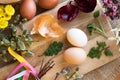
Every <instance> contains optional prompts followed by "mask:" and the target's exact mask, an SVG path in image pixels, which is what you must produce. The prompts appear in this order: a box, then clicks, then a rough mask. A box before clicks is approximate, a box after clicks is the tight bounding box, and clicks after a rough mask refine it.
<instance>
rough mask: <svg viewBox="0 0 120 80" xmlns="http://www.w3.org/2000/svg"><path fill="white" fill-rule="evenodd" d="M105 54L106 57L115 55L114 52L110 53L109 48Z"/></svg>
mask: <svg viewBox="0 0 120 80" xmlns="http://www.w3.org/2000/svg"><path fill="white" fill-rule="evenodd" d="M104 53H105V55H106V56H113V54H112V52H111V51H110V49H109V48H105V51H104Z"/></svg>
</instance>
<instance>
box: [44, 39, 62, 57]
mask: <svg viewBox="0 0 120 80" xmlns="http://www.w3.org/2000/svg"><path fill="white" fill-rule="evenodd" d="M62 47H63V43H62V42H56V41H55V42H53V43H52V44H50V45H49V47H48V49H47V50H46V51H45V52H44V55H45V56H53V55H57V54H58V53H59V52H60V51H61V50H62Z"/></svg>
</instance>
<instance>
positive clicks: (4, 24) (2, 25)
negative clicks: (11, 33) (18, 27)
mask: <svg viewBox="0 0 120 80" xmlns="http://www.w3.org/2000/svg"><path fill="white" fill-rule="evenodd" d="M7 26H8V21H5V20H0V28H1V29H4V28H6V27H7Z"/></svg>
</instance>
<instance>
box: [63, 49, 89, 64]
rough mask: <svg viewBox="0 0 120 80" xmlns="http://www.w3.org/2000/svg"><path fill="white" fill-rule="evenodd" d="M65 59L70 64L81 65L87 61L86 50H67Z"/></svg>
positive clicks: (64, 55)
mask: <svg viewBox="0 0 120 80" xmlns="http://www.w3.org/2000/svg"><path fill="white" fill-rule="evenodd" d="M63 57H64V60H65V61H66V62H67V63H69V64H74V65H80V64H82V63H83V62H84V61H85V59H86V57H87V55H86V52H85V51H84V49H82V48H77V47H72V48H69V49H67V50H65V52H64V54H63Z"/></svg>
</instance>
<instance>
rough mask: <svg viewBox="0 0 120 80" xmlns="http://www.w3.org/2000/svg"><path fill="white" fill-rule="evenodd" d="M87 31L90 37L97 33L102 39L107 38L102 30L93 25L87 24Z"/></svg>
mask: <svg viewBox="0 0 120 80" xmlns="http://www.w3.org/2000/svg"><path fill="white" fill-rule="evenodd" d="M87 29H88V31H89V33H90V35H92V34H93V33H98V34H101V35H103V36H104V37H107V34H106V33H105V32H104V31H103V30H102V29H100V28H99V27H98V26H97V25H96V24H95V23H90V24H88V25H87Z"/></svg>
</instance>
